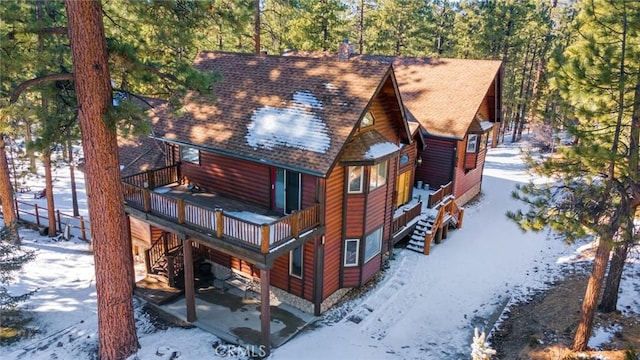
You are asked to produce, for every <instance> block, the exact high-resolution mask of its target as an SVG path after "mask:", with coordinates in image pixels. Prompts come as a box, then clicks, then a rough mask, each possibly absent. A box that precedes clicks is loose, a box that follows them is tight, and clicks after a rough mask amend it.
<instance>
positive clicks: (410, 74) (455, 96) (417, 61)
mask: <svg viewBox="0 0 640 360" xmlns="http://www.w3.org/2000/svg"><path fill="white" fill-rule="evenodd" d="M393 64H394V72H395V75H396V79H397V81H398V87H399V88H400V95H401V96H402V101H403V103H404V105H405V107H406V109H407V110H408V111H407V118H408V119H409V120H413V119H415V120H416V121H418V122H419V123H420V124H421V125H422V126H423V127H424V128H425V129H426V131H427V132H428V133H429V134H431V135H436V136H444V137H452V138H457V139H463V138H464V137H465V134H466V132H467V130H468V129H469V126H470V125H471V123H472V122H473V121H474V119H475V115H476V113H477V112H478V110H479V108H480V105H481V104H482V100H483V99H484V97H485V95H486V94H487V91H488V90H489V88H490V87H491V84H492V83H493V81H494V79H495V77H496V76H497V75H498V74H499V71H500V66H501V65H502V62H501V61H493V60H468V59H428V58H396V59H395V60H394V62H393Z"/></svg>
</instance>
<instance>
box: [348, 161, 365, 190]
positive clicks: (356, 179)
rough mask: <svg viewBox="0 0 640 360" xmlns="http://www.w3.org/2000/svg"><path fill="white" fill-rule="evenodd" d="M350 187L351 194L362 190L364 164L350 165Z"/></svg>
mask: <svg viewBox="0 0 640 360" xmlns="http://www.w3.org/2000/svg"><path fill="white" fill-rule="evenodd" d="M348 169H349V170H348V171H349V189H348V192H349V193H350V194H355V193H361V192H362V173H363V170H364V167H362V166H349V168H348Z"/></svg>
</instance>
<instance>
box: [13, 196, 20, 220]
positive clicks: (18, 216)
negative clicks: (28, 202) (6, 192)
mask: <svg viewBox="0 0 640 360" xmlns="http://www.w3.org/2000/svg"><path fill="white" fill-rule="evenodd" d="M13 202H15V203H16V220H20V208H19V207H18V199H13Z"/></svg>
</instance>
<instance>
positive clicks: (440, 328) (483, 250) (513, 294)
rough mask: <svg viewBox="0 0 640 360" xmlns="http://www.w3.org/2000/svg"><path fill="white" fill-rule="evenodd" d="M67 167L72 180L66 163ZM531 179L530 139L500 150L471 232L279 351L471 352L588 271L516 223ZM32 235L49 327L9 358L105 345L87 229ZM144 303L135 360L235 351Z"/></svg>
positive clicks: (32, 271) (30, 275)
mask: <svg viewBox="0 0 640 360" xmlns="http://www.w3.org/2000/svg"><path fill="white" fill-rule="evenodd" d="M58 176H59V177H60V178H63V177H64V176H65V175H64V172H62V171H61V172H59V174H58ZM78 177H80V178H81V177H82V176H81V175H79V176H78ZM528 180H529V175H528V174H527V173H526V172H525V168H524V165H523V164H522V161H521V159H520V156H519V147H518V146H515V145H513V146H512V145H504V146H501V147H499V148H497V149H491V150H490V151H489V154H488V156H487V162H486V166H485V172H484V182H483V190H482V192H483V195H482V197H481V198H480V199H479V200H478V201H477V202H475V203H474V204H473V205H470V206H468V207H466V212H465V220H464V227H463V228H462V229H458V230H455V231H451V232H450V233H449V237H448V238H447V239H446V240H444V241H443V243H442V244H439V245H434V247H433V249H432V251H431V255H429V256H424V255H421V254H418V253H415V252H412V251H409V250H402V249H396V251H395V253H394V256H393V260H391V261H390V263H389V268H388V269H387V270H386V274H385V276H384V278H383V279H382V280H381V281H380V282H379V283H378V284H377V285H376V286H375V287H373V288H372V289H371V290H370V291H368V292H367V293H366V294H365V295H363V296H361V297H358V298H356V299H354V300H351V301H349V302H347V303H345V304H343V305H340V306H339V307H337V308H335V309H332V310H330V311H329V312H327V313H326V314H325V315H324V316H323V318H322V319H320V321H319V326H318V327H317V328H315V329H313V330H308V331H305V332H303V333H301V334H299V335H298V336H297V337H295V338H294V339H293V340H291V341H290V342H289V343H287V344H285V345H284V346H282V347H281V348H278V349H275V350H274V351H273V353H272V355H271V357H270V358H271V359H274V360H284V359H360V358H362V359H469V358H470V355H469V354H470V342H471V338H472V336H473V330H474V327H478V328H480V329H481V330H485V331H486V332H490V331H491V329H492V328H493V326H494V323H495V321H496V319H498V317H499V315H500V313H501V311H502V309H503V308H504V307H505V306H509V305H510V304H513V303H516V302H518V301H520V300H523V299H526V298H528V297H529V296H531V295H532V294H534V293H535V292H536V291H539V290H541V289H545V288H547V287H548V286H549V284H550V283H551V282H553V281H555V280H557V279H559V278H560V277H562V276H564V274H567V273H570V272H572V271H578V270H577V269H579V268H580V267H581V265H579V264H578V263H579V261H580V260H579V256H577V255H578V252H580V251H583V250H584V249H585V248H588V246H589V245H588V244H585V243H581V244H574V245H571V246H568V245H566V244H564V243H563V242H562V241H561V240H560V239H557V238H555V237H554V236H552V234H549V233H538V234H532V233H526V234H525V233H522V232H521V231H520V230H519V229H518V228H517V227H516V225H515V224H514V223H512V222H510V221H509V220H507V218H506V216H505V212H506V211H507V210H514V209H517V208H518V207H520V206H522V204H520V203H518V202H517V201H516V200H513V199H511V196H510V193H511V191H512V190H513V189H514V186H515V185H516V184H517V183H522V182H526V181H528ZM34 181H35V180H34ZM41 181H42V183H41V184H43V183H44V180H41ZM60 181H61V182H63V181H64V180H63V179H60ZM40 186H41V187H42V185H40ZM31 187H32V188H35V187H37V184H34V185H32V186H31ZM62 189H63V184H62V183H61V184H60V185H56V207H60V208H65V207H69V206H70V205H69V202H70V199H69V196H68V194H65V193H64V192H63V191H62ZM59 190H60V191H59ZM37 201H43V200H37ZM83 201H84V198H83V200H82V201H81V204H84V202H83ZM21 236H22V237H23V238H24V247H25V248H27V249H33V250H35V251H36V252H37V254H38V256H37V258H36V260H35V261H33V262H31V263H29V264H27V265H26V266H25V269H24V272H23V274H21V275H20V277H19V281H18V282H17V283H16V284H14V285H13V286H12V287H11V291H12V292H13V293H14V294H16V293H20V292H22V291H26V290H32V289H35V288H38V289H39V290H38V292H37V293H36V294H35V295H34V296H33V297H32V298H31V299H30V300H29V302H28V306H29V307H30V309H31V310H32V311H33V312H34V316H35V318H34V322H33V323H32V324H33V325H34V326H36V327H38V328H39V329H40V332H39V333H38V334H37V335H36V336H34V337H33V338H29V339H25V340H23V341H21V342H19V343H17V344H14V345H12V346H10V347H4V348H0V357H1V358H2V359H90V358H92V356H93V355H92V354H94V353H95V348H96V346H97V333H96V332H97V316H96V291H95V276H94V270H93V258H92V256H91V254H90V253H89V252H88V245H87V244H86V243H85V242H83V241H80V240H77V239H75V238H74V239H72V241H69V242H66V241H62V242H56V241H53V240H51V239H49V238H46V237H40V236H39V235H38V233H37V232H35V231H30V230H24V229H23V230H21ZM633 261H634V262H632V263H630V264H629V265H628V266H627V269H626V271H627V272H631V273H634V274H635V273H640V259H638V258H637V256H636V257H635V259H633ZM639 278H640V276H635V277H625V278H624V280H623V284H622V291H621V294H620V302H619V303H620V304H622V305H623V307H624V309H625V311H627V312H635V313H640V300H639V299H638V296H637V294H638V293H637V289H638V288H640V279H639ZM141 309H142V304H141V302H139V301H137V300H136V316H137V320H138V321H137V324H138V337H139V340H140V345H141V349H140V350H139V352H138V354H137V355H135V356H133V357H132V359H168V358H169V356H170V355H171V352H172V351H177V352H179V353H180V357H179V358H180V359H216V358H229V356H225V354H223V353H221V351H220V348H218V349H217V350H216V349H215V348H214V347H213V346H212V345H213V344H214V343H217V339H216V338H215V337H214V336H212V335H210V334H208V333H206V332H203V331H201V330H198V329H181V328H170V329H168V330H159V331H157V330H156V329H155V328H154V327H153V325H152V323H151V321H150V320H149V319H148V317H147V316H146V315H145V314H144V313H143V312H142V311H141ZM498 325H499V321H498ZM613 331H615V329H604V328H597V329H595V331H594V337H595V338H597V339H594V344H595V343H597V344H596V345H600V344H601V343H602V342H606V339H607V334H611V332H613ZM603 339H604V340H603ZM167 349H170V350H171V351H168V350H167ZM159 354H163V355H159ZM240 357H242V356H240Z"/></svg>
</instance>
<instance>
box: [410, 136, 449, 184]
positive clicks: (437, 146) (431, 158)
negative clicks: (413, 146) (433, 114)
mask: <svg viewBox="0 0 640 360" xmlns="http://www.w3.org/2000/svg"><path fill="white" fill-rule="evenodd" d="M425 142H426V144H427V147H426V149H424V150H422V151H420V152H419V155H420V156H421V157H422V166H420V167H418V168H417V169H416V175H415V178H416V181H418V180H422V181H423V182H424V183H425V184H429V186H431V188H438V187H440V185H444V184H446V183H448V182H449V181H452V180H453V179H452V174H453V166H454V159H455V156H456V154H455V147H456V143H457V141H456V140H448V139H442V138H433V137H426V138H425Z"/></svg>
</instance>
